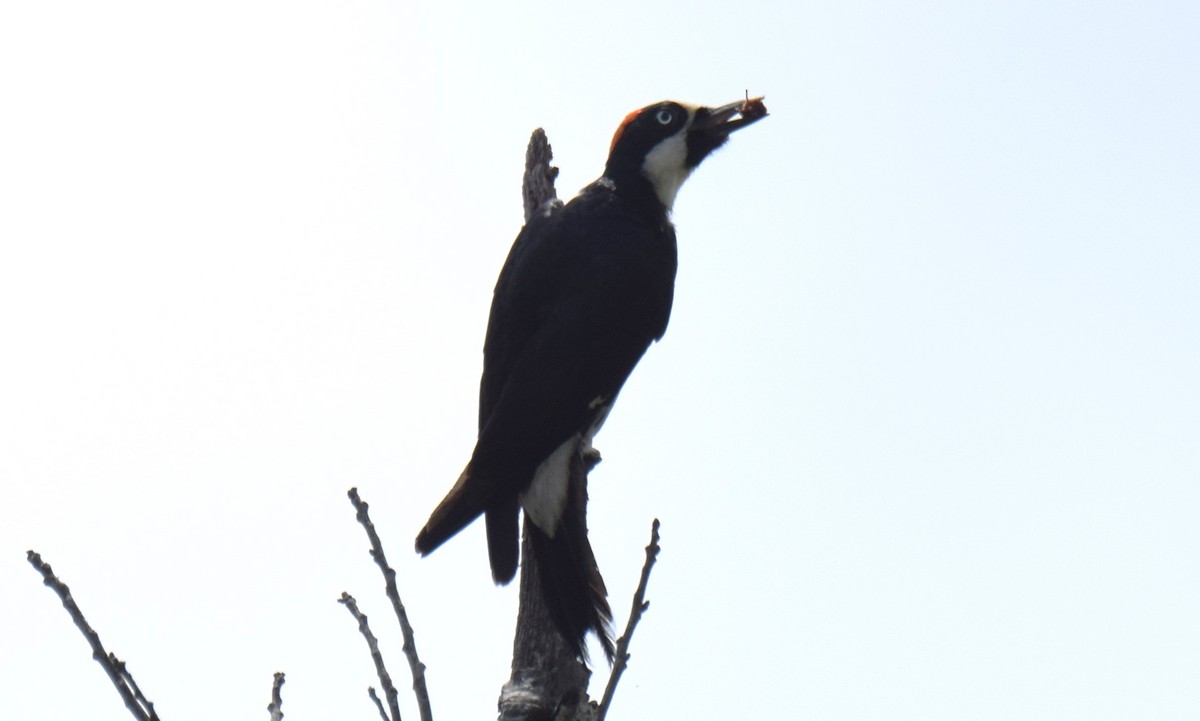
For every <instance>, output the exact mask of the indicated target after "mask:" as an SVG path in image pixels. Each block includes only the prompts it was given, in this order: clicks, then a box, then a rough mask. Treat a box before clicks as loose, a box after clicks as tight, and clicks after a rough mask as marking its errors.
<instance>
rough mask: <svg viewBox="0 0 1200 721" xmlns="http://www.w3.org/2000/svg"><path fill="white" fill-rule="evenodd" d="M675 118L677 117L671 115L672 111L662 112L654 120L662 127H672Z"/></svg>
mask: <svg viewBox="0 0 1200 721" xmlns="http://www.w3.org/2000/svg"><path fill="white" fill-rule="evenodd" d="M674 118H675V116H674V115H672V114H671V111H670V110H660V111H658V113H657V114H656V115H655V116H654V119H655V120H657V121H658V122H659V124H660V125H670V124H671V121H672V120H673V119H674Z"/></svg>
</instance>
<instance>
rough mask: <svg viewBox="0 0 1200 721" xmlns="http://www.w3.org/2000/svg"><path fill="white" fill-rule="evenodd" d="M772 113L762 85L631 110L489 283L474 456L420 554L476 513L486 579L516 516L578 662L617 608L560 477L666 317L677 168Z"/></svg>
mask: <svg viewBox="0 0 1200 721" xmlns="http://www.w3.org/2000/svg"><path fill="white" fill-rule="evenodd" d="M766 115H767V111H766V107H765V106H764V105H763V103H762V99H761V98H750V97H749V95H748V94H747V97H746V99H745V100H742V101H738V102H734V103H728V104H725V105H720V106H717V107H707V106H701V105H694V104H689V103H682V102H676V101H663V102H659V103H655V104H653V105H649V106H646V107H644V108H641V109H640V110H636V111H634V112H632V113H629V114H628V115H627V116H626V117H625V119H624V121H623V122H621V124H620V125H619V126H618V128H617V130H616V133H614V135H613V138H612V142H611V144H610V146H609V153H608V160H607V162H606V163H605V167H604V173H603V175H602V176H601V177H600V178H599V179H597V180H596V181H594V182H592V183H591V184H589V185H587V186H586V187H585V188H583V189H582V190H581V191H580V192H579V194H578V195H577V196H575V197H574V198H572V199H571V200H570V201H568V202H567V203H565V204H563V203H555V204H551V205H547V206H546V207H544V208H542V209H540V210H539V211H538V212H536V213H534V215H533V216H532V217H531V218H530V219H529V220H528V221H527V222H526V224H525V226H524V227H523V228H522V229H521V231H520V233H519V234H518V235H517V238H516V240H515V241H514V243H513V245H512V248H511V249H510V251H509V254H508V257H507V259H506V260H505V262H504V265H503V267H502V269H501V271H500V275H499V278H498V280H497V282H496V286H495V289H494V291H493V294H492V305H491V311H490V313H489V316H488V325H487V332H486V336H485V339H484V346H483V373H482V376H481V378H480V387H479V421H478V423H479V425H478V436H477V440H476V443H475V448H474V450H473V452H472V454H471V458H470V460H469V462H468V463H467V465H466V467H465V469H464V470H463V471H462V474H461V475H460V476H459V478H458V480H457V482H456V483H455V484H454V486H453V488H451V490H450V492H449V493H448V494H447V495H446V497H445V499H444V500H442V502H441V503H440V504H438V506H437V507H436V508H435V509H434V511H433V513H432V514H431V515H430V517H429V520H428V522H427V523H426V524H425V526H424V528H422V529H421V531H420V532H419V534H418V535H417V539H416V550H417V552H418V553H420V554H421V555H422V556H426V555H428V554H430V553H432V552H433V551H434V550H435V549H437V548H438V547H439V546H441V545H442V544H443V543H445V542H446V541H447V540H449V539H450V538H451V537H452V536H454V535H455V534H456V533H458V532H459V531H460V530H462V529H463V528H465V527H466V526H467V525H469V524H470V523H472V522H473V521H474V520H475V519H476V518H478V517H479V516H481V515H482V516H484V519H485V524H486V531H487V543H488V555H489V560H490V564H491V570H492V578H493V580H494V581H495V583H496V584H497V585H503V584H506V583H508V582H509V581H511V580H512V579H513V577H514V576H515V574H516V571H517V565H518V560H519V555H520V531H519V519H520V513H521V512H522V511H524V514H525V517H526V521H527V523H526V533H527V534H529V540H530V542H531V547H532V549H533V554H534V556H535V560H536V562H537V565H538V568H539V570H540V573H541V576H542V578H541V585H542V589H543V597H544V599H545V602H546V606H547V608H548V609H549V611H550V615H551V617H552V618H553V620H554V623H555V625H556V626H557V628H558V630H559V632H560V634H561V635H562V637H563V638H564V639H565V640H566V641H567V642H568V643H569V644H570V646H571V647H572V648H573V650H574V651H575V652H576V654H577V656H579V657H580V658H581V659H584V660H586V658H587V656H586V650H585V639H586V636H587V634H588V633H589V632H594V633H595V635H596V637H597V638H598V639H599V641H600V644H601V646H602V647H603V649H604V653H605V655H606V657H607V658H608V660H609V662H610V663H611V662H612V659H613V642H612V634H611V630H610V628H609V627H610V624H611V620H612V612H611V610H610V608H609V605H608V601H607V592H606V591H605V588H604V581H603V579H602V578H601V576H600V571H599V567H598V566H597V564H596V560H595V557H594V555H593V553H592V550H591V545H590V543H589V542H588V540H587V526H586V520H585V518H584V517H583V510H582V509H583V507H584V502H583V500H582V499H579V498H570V497H569V496H570V492H571V484H570V483H569V479H570V478H571V474H572V473H575V474H579V473H583V472H586V470H585V467H587V466H589V465H592V464H594V463H595V462H596V460H598V454H597V453H596V452H595V451H594V450H593V448H592V440H593V437H594V436H595V434H596V432H597V431H599V430H600V427H601V426H602V425H603V424H604V421H605V419H606V418H607V417H608V414H609V412H610V411H611V410H612V407H613V404H614V402H615V401H616V399H617V395H618V394H619V393H620V392H621V388H622V386H623V385H624V384H625V381H626V379H628V378H629V375H630V373H632V371H633V369H634V367H635V366H636V365H637V363H638V361H639V360H640V359H641V358H642V355H643V354H644V353H645V352H646V350H647V348H649V346H650V345H651V343H653V342H655V341H658V340H660V339H661V338H662V337H663V334H664V333H665V332H666V329H667V322H668V320H669V319H670V315H671V306H672V303H673V298H674V287H675V275H676V268H677V265H678V257H677V247H676V236H675V227H674V224H673V223H672V221H671V213H672V208H673V206H674V203H675V198H676V194H677V193H678V192H679V188H680V186H681V185H683V183H684V181H685V180H686V179H687V178H688V176H689V175H690V174H691V173H692V171H693V170H695V169H696V167H697V166H699V165H700V163H701V161H703V160H704V159H705V158H707V157H708V156H709V155H710V154H712V152H713V151H715V150H716V149H717V148H719V147H721V146H722V145H724V144H725V142H726V141H727V140H728V139H729V136H730V134H731V133H733V132H734V131H736V130H739V129H741V128H744V127H746V126H748V125H750V124H752V123H755V122H757V121H758V120H761V119H762V118H763V117H765V116H766Z"/></svg>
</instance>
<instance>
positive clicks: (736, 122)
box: [692, 98, 767, 141]
mask: <svg viewBox="0 0 1200 721" xmlns="http://www.w3.org/2000/svg"><path fill="white" fill-rule="evenodd" d="M765 117H767V106H766V105H763V102H762V98H747V99H745V100H739V101H737V102H736V103H729V104H728V105H722V106H720V107H718V108H700V109H699V110H698V111H696V119H695V120H694V121H693V122H692V129H693V130H699V131H701V132H703V133H704V134H705V135H710V136H711V137H713V138H714V139H719V140H722V141H723V140H724V139H725V138H727V137H729V134H730V133H732V132H733V131H735V130H740V129H741V128H744V127H746V126H747V125H750V124H751V123H757V122H758V121H759V120H762V119H763V118H765Z"/></svg>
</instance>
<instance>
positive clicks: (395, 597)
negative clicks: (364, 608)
mask: <svg viewBox="0 0 1200 721" xmlns="http://www.w3.org/2000/svg"><path fill="white" fill-rule="evenodd" d="M347 495H349V496H350V503H352V504H353V505H354V511H355V518H357V519H358V522H359V523H360V524H362V527H363V528H364V529H366V531H367V538H368V539H369V540H370V541H371V558H372V559H373V560H374V561H375V565H377V566H379V570H380V571H382V572H383V579H384V583H385V586H386V589H387V597H388V599H389V600H391V602H392V610H393V611H395V613H396V620H397V621H399V622H400V632H401V633H402V634H403V635H404V656H405V657H406V658H407V659H408V667H409V668H410V669H411V670H412V680H413V693H414V695H416V697H417V709H418V710H419V712H420V714H421V721H433V709H432V707H431V706H430V703H429V689H428V687H426V685H425V664H423V663H421V659H420V657H419V656H418V655H417V642H416V640H415V637H414V636H413V628H412V624H411V623H409V622H408V612H407V611H405V609H404V603H403V602H401V601H400V590H399V589H398V588H397V587H396V571H395V570H394V569H393V568H392V567H391V566H389V565H388V562H387V557H386V556H385V555H384V554H383V543H382V542H381V541H380V540H379V534H378V533H376V532H375V524H374V523H372V522H371V517H370V515H368V512H367V511H368V508H369V506H368V504H367V503H366V501H363V500H362V499H361V498H359V496H358V489H357V488H351V489H350V491H349V493H348V494H347Z"/></svg>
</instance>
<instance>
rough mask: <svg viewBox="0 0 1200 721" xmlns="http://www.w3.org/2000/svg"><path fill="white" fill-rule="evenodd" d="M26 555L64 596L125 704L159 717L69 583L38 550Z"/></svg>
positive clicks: (143, 718) (140, 715)
mask: <svg viewBox="0 0 1200 721" xmlns="http://www.w3.org/2000/svg"><path fill="white" fill-rule="evenodd" d="M26 557H27V558H28V559H29V563H30V565H32V566H33V567H34V568H36V569H37V570H38V572H39V573H41V574H42V582H43V583H45V584H46V585H47V586H49V587H50V588H51V589H53V591H54V592H55V593H56V594H58V597H59V599H61V600H62V605H63V608H65V609H67V613H69V614H70V615H71V620H72V621H74V622H75V626H76V627H77V628H78V629H79V630H80V632H82V633H83V637H84V638H86V639H87V641H88V644H89V645H91V647H92V658H94V659H96V661H97V662H98V663H99V664H100V665H101V666H103V667H104V671H105V673H107V674H108V678H109V680H110V681H112V684H113V686H115V687H116V689H117V693H119V694H120V695H121V700H122V701H124V702H125V708H127V709H129V712H130V713H131V714H133V717H134V718H135V719H138V721H158V715H157V714H156V713H155V712H154V704H152V703H150V702H149V701H147V700H146V697H145V696H143V695H142V692H141V691H140V690H138V689H137V684H136V683H134V681H133V676H132V675H130V673H129V671H128V670H127V669H126V668H125V664H124V663H122V662H121V661H120V660H119V659H117V657H116V656H114V655H113V654H111V653H109V652H107V651H105V650H104V645H103V644H102V643H100V636H99V635H98V634H97V633H96V632H95V631H94V630H92V627H91V626H90V625H88V622H87V619H86V618H84V617H83V611H80V610H79V606H77V605H76V604H75V599H74V598H73V597H72V596H71V589H69V588H67V584H65V583H63V582H62V581H60V580H58V577H57V576H55V575H54V571H53V570H52V569H51V568H50V564H48V563H46V562H45V561H43V560H42V557H41V556H40V555H39V554H37V553H36V552H34V551H29V552H28V553H27V554H26Z"/></svg>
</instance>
